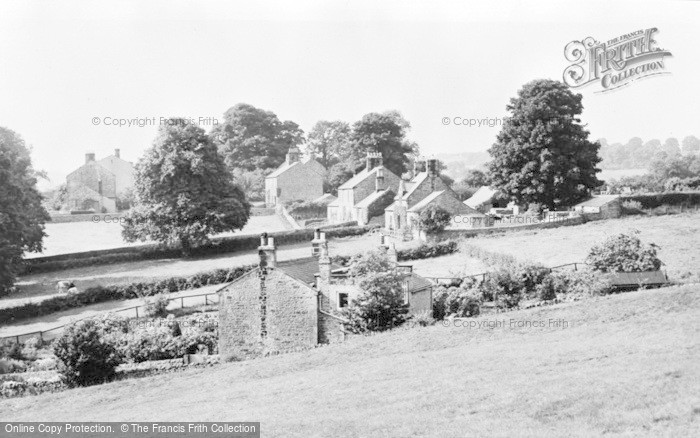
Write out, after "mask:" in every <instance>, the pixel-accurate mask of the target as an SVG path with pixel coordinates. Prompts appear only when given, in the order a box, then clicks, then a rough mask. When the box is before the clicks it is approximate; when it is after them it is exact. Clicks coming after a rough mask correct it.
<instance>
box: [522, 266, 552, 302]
mask: <svg viewBox="0 0 700 438" xmlns="http://www.w3.org/2000/svg"><path fill="white" fill-rule="evenodd" d="M550 271H551V269H549V268H547V267H544V266H542V265H520V266H518V267H517V268H516V270H515V273H516V276H517V278H518V279H519V281H520V283H521V287H522V291H523V294H524V295H525V296H526V297H528V298H531V297H533V296H536V297H539V296H540V294H541V293H542V289H543V287H544V288H546V287H547V286H546V285H544V282H545V281H547V280H548V279H549V273H550ZM549 299H552V298H549Z"/></svg>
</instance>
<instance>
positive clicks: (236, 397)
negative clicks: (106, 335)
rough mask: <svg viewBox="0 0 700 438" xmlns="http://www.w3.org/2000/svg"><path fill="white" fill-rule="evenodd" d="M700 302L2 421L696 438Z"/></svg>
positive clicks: (391, 340) (649, 301)
mask: <svg viewBox="0 0 700 438" xmlns="http://www.w3.org/2000/svg"><path fill="white" fill-rule="evenodd" d="M698 292H699V290H698V286H696V285H686V286H682V287H673V288H666V289H656V290H647V291H641V292H634V293H628V294H623V295H616V296H609V297H603V298H599V299H595V300H589V301H582V302H576V303H569V304H560V305H557V306H552V307H547V308H539V309H530V310H523V311H518V312H511V313H505V314H499V315H490V316H483V317H480V318H474V319H470V320H468V321H473V322H475V323H482V324H483V325H482V328H466V327H461V326H456V324H454V323H453V324H448V325H447V326H443V325H442V324H439V325H436V326H433V327H428V328H413V329H405V330H395V331H393V332H390V333H384V334H380V335H377V336H372V337H360V338H353V339H350V340H348V341H347V342H345V343H344V344H340V345H335V346H328V347H323V348H319V349H316V350H313V351H308V352H304V353H296V354H287V355H281V356H273V357H268V358H263V359H259V360H252V361H247V362H239V363H229V364H224V365H220V366H218V367H216V368H211V369H205V370H190V371H186V372H183V373H181V374H174V375H173V374H170V375H161V376H153V377H147V378H142V379H134V380H127V381H121V382H114V383H110V384H106V385H101V386H95V387H90V388H83V389H74V390H69V391H66V392H62V393H56V394H43V395H40V396H31V397H26V398H20V399H8V400H2V401H0V417H1V418H3V419H5V420H6V421H29V420H31V421H80V420H83V421H88V420H89V421H224V420H228V421H260V422H261V430H262V433H263V436H280V437H287V436H303V437H308V436H324V437H325V436H343V437H348V436H350V437H365V436H401V437H407V436H441V437H445V436H448V437H452V436H474V435H475V436H485V435H488V436H592V435H602V434H609V435H630V436H698V434H699V433H700V367H698V366H697V364H698V360H699V359H700V344H699V343H698V340H700V318H698V316H699V315H700V294H698ZM500 320H503V321H504V323H503V326H497V325H496V324H497V322H498V321H500ZM511 320H513V321H516V322H517V324H515V325H514V326H511ZM539 321H542V322H543V323H542V325H543V326H542V327H535V326H534V324H536V323H537V322H539ZM564 323H566V325H564ZM487 325H490V326H491V327H490V328H489V327H488V326H487Z"/></svg>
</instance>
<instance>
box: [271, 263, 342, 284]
mask: <svg viewBox="0 0 700 438" xmlns="http://www.w3.org/2000/svg"><path fill="white" fill-rule="evenodd" d="M338 268H340V266H338V265H334V264H331V269H338ZM276 269H279V270H280V271H282V272H284V273H285V274H287V275H289V276H290V277H294V278H296V279H297V280H300V281H302V282H303V283H304V284H308V285H311V284H314V283H315V282H316V274H317V273H318V271H319V269H318V259H317V258H316V257H305V258H302V259H295V260H285V261H281V262H280V261H278V262H277V268H276Z"/></svg>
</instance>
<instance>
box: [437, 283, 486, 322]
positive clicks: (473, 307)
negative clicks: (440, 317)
mask: <svg viewBox="0 0 700 438" xmlns="http://www.w3.org/2000/svg"><path fill="white" fill-rule="evenodd" d="M444 313H445V315H447V316H456V317H472V316H478V315H479V313H481V294H480V293H479V291H478V289H476V288H474V289H464V288H461V287H451V288H449V289H448V290H447V297H446V299H445V311H444Z"/></svg>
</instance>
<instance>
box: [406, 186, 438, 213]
mask: <svg viewBox="0 0 700 438" xmlns="http://www.w3.org/2000/svg"><path fill="white" fill-rule="evenodd" d="M445 191H446V190H440V191H436V192H432V193H431V194H429V195H428V196H426V197H425V198H423V199H421V200H420V201H418V202H417V203H416V205H414V206H413V207H411V208H409V209H408V211H412V212H420V211H422V210H423V209H424V208H425V207H427V206H428V205H429V204H430V203H431V202H433V201H434V200H436V199H437V198H438V197H439V196H440V195H442V194H443V193H445Z"/></svg>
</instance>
